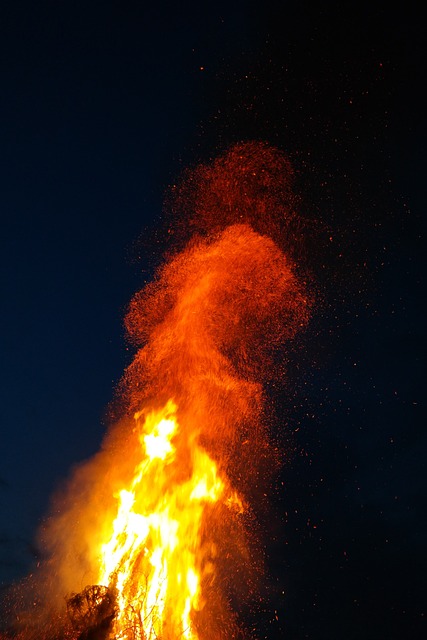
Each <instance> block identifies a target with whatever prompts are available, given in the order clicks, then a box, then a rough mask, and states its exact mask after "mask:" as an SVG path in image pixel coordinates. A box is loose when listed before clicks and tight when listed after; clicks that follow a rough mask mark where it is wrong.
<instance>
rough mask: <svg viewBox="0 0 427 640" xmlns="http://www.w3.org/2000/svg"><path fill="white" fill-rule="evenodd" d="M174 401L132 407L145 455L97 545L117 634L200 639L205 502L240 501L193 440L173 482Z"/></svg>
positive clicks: (209, 570) (206, 568)
mask: <svg viewBox="0 0 427 640" xmlns="http://www.w3.org/2000/svg"><path fill="white" fill-rule="evenodd" d="M176 409H177V407H176V405H175V404H174V403H173V401H169V402H168V403H167V404H166V406H165V407H164V409H162V410H160V411H157V412H151V413H149V414H148V415H147V416H146V418H145V419H144V414H143V413H142V412H138V413H136V414H135V421H136V428H137V429H138V431H139V440H140V442H141V444H144V445H145V451H144V452H143V456H144V457H143V460H142V462H141V463H140V464H139V465H138V466H137V467H136V469H135V474H134V477H133V480H132V482H131V484H130V486H129V487H128V488H126V489H125V488H124V489H122V490H121V491H120V492H119V494H118V495H117V498H118V509H117V516H116V518H115V519H114V522H113V523H112V525H111V526H112V534H111V537H110V539H109V540H108V541H106V542H105V543H104V544H103V545H102V547H101V567H100V574H99V578H98V583H99V584H101V585H105V586H108V587H109V588H110V589H112V590H114V591H115V593H116V598H117V600H116V602H117V607H118V611H117V614H116V617H115V620H114V637H115V638H117V640H122V639H123V640H128V639H131V638H132V640H139V639H144V640H154V639H155V638H159V637H161V638H165V640H166V639H168V638H171V639H172V638H179V637H182V638H185V639H186V640H198V638H199V635H198V634H197V632H196V630H195V628H194V625H193V622H192V612H193V611H199V610H200V609H202V608H203V606H204V602H203V599H202V597H201V590H200V585H201V583H202V581H203V580H204V579H206V577H207V576H208V577H209V579H210V580H212V579H214V569H213V565H212V563H209V562H207V563H206V562H205V558H204V552H203V539H202V535H201V524H202V517H203V511H204V508H205V505H206V504H207V503H209V502H216V501H218V500H224V501H225V502H227V501H228V504H229V506H230V508H232V507H233V506H234V505H235V504H237V505H239V507H240V509H242V503H241V501H240V499H239V497H238V496H236V495H234V494H233V492H231V491H230V489H229V488H228V482H227V480H226V479H225V480H222V479H221V478H220V477H219V475H218V469H217V466H216V464H215V462H214V461H213V460H212V459H211V458H210V457H209V456H208V454H207V453H206V452H205V451H203V449H201V448H199V447H197V446H196V447H195V448H193V449H192V451H191V464H190V468H189V469H188V470H187V472H188V473H186V474H185V477H184V478H183V480H182V481H180V482H173V476H174V474H175V471H176V465H179V464H180V458H181V457H182V456H181V454H180V451H179V450H177V448H176V446H175V445H174V443H173V438H174V436H175V435H176V434H177V433H178V431H179V424H178V422H177V419H176V416H175V413H176Z"/></svg>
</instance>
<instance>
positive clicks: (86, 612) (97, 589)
mask: <svg viewBox="0 0 427 640" xmlns="http://www.w3.org/2000/svg"><path fill="white" fill-rule="evenodd" d="M67 613H68V617H69V619H70V622H71V624H72V626H73V628H74V629H75V631H77V633H78V634H79V635H78V640H105V639H106V638H107V637H108V633H109V629H110V625H111V622H112V621H113V619H114V616H115V614H116V607H115V597H114V594H113V593H112V592H111V590H110V589H108V588H107V587H103V586H101V585H92V586H89V587H86V588H85V589H83V591H81V592H80V593H76V594H72V595H71V597H70V598H69V599H68V600H67Z"/></svg>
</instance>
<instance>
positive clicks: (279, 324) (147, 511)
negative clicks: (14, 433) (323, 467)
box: [19, 143, 310, 640]
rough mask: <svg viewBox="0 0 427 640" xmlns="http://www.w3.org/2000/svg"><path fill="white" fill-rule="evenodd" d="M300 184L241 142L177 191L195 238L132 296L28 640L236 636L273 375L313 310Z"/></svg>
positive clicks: (36, 592)
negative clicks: (297, 209) (295, 250)
mask: <svg viewBox="0 0 427 640" xmlns="http://www.w3.org/2000/svg"><path fill="white" fill-rule="evenodd" d="M290 178H291V169H290V165H289V162H288V161H287V159H286V158H285V157H284V156H283V154H282V153H281V152H280V151H278V150H276V149H273V148H270V147H268V145H265V144H262V143H248V144H238V145H236V146H235V147H233V148H232V149H231V150H230V151H229V152H227V153H225V154H224V155H223V156H221V157H219V158H218V159H217V160H215V161H213V162H212V163H210V164H207V165H201V166H200V167H198V168H196V170H194V171H192V172H190V173H189V174H188V175H186V176H184V179H183V181H182V183H181V184H180V186H179V187H176V188H173V189H172V191H173V194H172V196H173V199H174V202H173V203H172V205H171V211H172V212H173V213H180V212H181V211H182V210H183V209H186V211H187V210H188V211H187V213H186V216H187V217H186V220H187V227H188V229H189V231H190V233H192V234H193V233H194V231H195V230H196V233H195V234H194V235H192V237H191V239H190V240H188V238H185V240H186V243H185V244H182V246H181V251H177V252H175V253H171V254H170V255H169V257H168V260H166V261H165V263H164V264H163V265H162V266H161V267H159V269H158V270H157V272H156V274H155V277H154V279H153V281H152V282H151V283H150V284H148V285H146V286H145V287H144V288H143V289H142V290H141V291H140V292H138V293H136V294H135V296H134V297H133V299H132V300H131V302H130V304H129V308H128V312H127V314H126V318H125V326H126V330H127V333H128V337H129V339H130V340H131V341H132V342H133V344H134V346H135V347H136V353H135V356H134V359H133V360H132V362H131V363H130V364H129V366H128V367H127V369H126V371H125V373H124V375H123V378H122V381H121V383H120V385H119V389H118V391H119V394H118V395H119V397H120V401H119V403H118V409H117V412H116V416H115V420H114V421H113V424H112V425H111V427H110V429H109V431H108V433H107V434H106V438H105V440H104V442H103V445H102V448H101V451H100V452H99V453H98V454H97V455H96V456H94V457H93V458H92V459H91V460H89V461H87V462H86V463H84V464H83V465H81V466H80V467H79V468H78V469H77V470H76V471H75V473H74V474H73V476H72V478H71V479H70V482H69V484H68V486H67V488H66V491H65V494H63V495H61V496H60V497H59V498H58V499H57V500H56V502H55V503H54V507H53V516H52V517H51V518H50V520H49V521H48V523H47V525H46V527H45V528H43V529H42V547H43V549H44V550H45V553H46V556H47V557H48V561H47V562H46V563H43V564H42V567H41V570H40V572H39V573H37V574H36V575H35V576H34V579H33V581H32V583H31V588H32V589H33V591H31V589H28V591H29V596H28V595H25V593H26V592H25V589H26V588H27V587H25V586H24V588H23V590H24V592H25V593H24V596H25V597H26V598H27V600H28V603H29V604H28V605H27V607H26V609H25V607H21V608H20V609H19V618H20V627H19V628H20V629H24V631H23V634H24V635H23V636H22V637H23V638H24V640H36V639H37V640H54V639H57V638H59V637H64V638H70V639H71V640H76V639H77V638H83V637H90V635H88V634H91V633H92V632H93V633H95V632H96V630H97V629H98V628H99V627H100V626H101V627H102V628H103V629H104V630H105V629H107V631H106V633H108V634H109V635H108V637H109V638H111V639H112V638H114V640H154V639H156V640H157V639H160V638H161V640H178V639H182V638H183V639H184V640H225V639H228V638H237V637H239V633H240V622H239V620H238V618H237V616H236V615H235V613H234V610H233V605H234V602H236V601H238V602H241V601H243V600H244V599H247V600H248V601H250V599H251V598H254V597H255V596H256V595H257V583H256V577H255V575H256V576H257V575H258V574H259V573H261V572H260V571H259V567H260V565H261V562H258V559H257V558H256V556H255V554H254V547H255V543H254V539H255V538H256V536H255V535H254V533H253V531H251V530H250V528H249V527H248V523H251V522H253V521H254V516H253V511H252V509H251V507H250V506H249V505H250V504H251V503H253V502H254V497H255V499H256V498H257V497H258V498H259V497H260V496H262V495H266V494H267V492H268V485H269V481H270V479H271V474H272V473H273V472H274V470H275V469H278V464H279V460H278V458H279V456H278V455H277V453H276V450H275V448H274V447H273V446H272V444H271V439H270V437H269V432H268V427H267V424H268V421H267V420H266V419H265V418H266V408H265V407H266V403H265V399H266V398H265V392H264V389H263V383H264V382H265V381H267V380H269V379H270V380H271V379H276V378H277V377H278V375H276V374H278V371H279V370H280V371H283V366H282V357H281V358H280V364H279V366H277V362H276V363H275V357H276V355H275V354H277V351H275V350H277V348H278V347H280V348H282V346H283V343H284V342H286V341H287V340H289V339H292V338H293V337H294V335H295V334H296V332H297V331H298V330H299V329H300V328H301V327H303V326H304V325H305V323H306V322H307V320H308V316H309V308H310V304H309V301H308V300H307V296H306V292H305V287H304V285H303V283H302V282H301V279H300V277H298V276H297V275H296V267H295V265H294V264H293V263H292V261H291V259H290V255H291V254H290V253H289V252H288V251H285V250H284V249H285V248H287V247H290V246H291V245H292V242H293V238H294V237H295V229H296V228H297V226H298V223H296V226H294V227H292V224H293V222H292V221H294V215H293V213H292V196H291V192H290ZM178 218H179V216H178ZM291 223H292V224H291ZM179 224H180V223H179V222H177V223H176V226H175V231H173V230H172V231H173V233H174V232H176V234H177V236H179V233H180V231H179ZM287 225H288V226H287ZM289 225H290V226H289ZM172 226H173V225H172ZM292 229H293V231H292ZM173 233H172V235H173ZM272 236H274V240H273V239H272ZM181 240H182V237H181ZM178 241H179V238H178ZM280 353H281V354H283V352H280ZM279 375H280V374H279ZM267 415H268V413H267ZM254 567H255V569H254ZM64 596H65V597H66V598H68V599H67V610H66V611H65V612H64ZM35 601H37V603H40V604H38V606H37V607H34V606H33V603H34V602H35ZM252 601H253V600H252ZM103 625H104V626H103ZM94 637H95V636H94ZM103 637H107V636H106V635H104V636H103Z"/></svg>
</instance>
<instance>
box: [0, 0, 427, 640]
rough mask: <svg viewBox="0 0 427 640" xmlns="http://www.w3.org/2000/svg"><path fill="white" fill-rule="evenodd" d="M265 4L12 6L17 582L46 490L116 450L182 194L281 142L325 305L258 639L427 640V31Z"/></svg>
mask: <svg viewBox="0 0 427 640" xmlns="http://www.w3.org/2000/svg"><path fill="white" fill-rule="evenodd" d="M260 4H261V3H251V2H234V3H226V2H215V3H213V2H212V3H210V2H207V3H206V2H205V3H200V4H199V5H196V4H195V3H188V4H186V5H183V6H179V7H178V6H169V5H168V4H167V3H164V2H159V3H156V5H155V7H154V6H149V5H146V4H145V3H141V2H121V3H110V2H99V3H98V2H91V3H79V2H62V3H57V2H42V3H31V2H27V1H25V0H22V1H15V2H10V3H8V2H6V3H3V4H2V8H1V9H0V167H1V172H0V220H1V231H0V242H1V253H0V259H1V287H2V291H1V304H2V311H1V390H2V401H1V409H0V425H1V427H0V428H1V454H2V455H1V467H0V581H1V583H2V584H3V585H6V584H8V583H9V582H10V581H11V580H12V579H14V578H15V577H19V576H21V575H23V574H25V573H26V572H27V571H28V569H29V566H30V563H31V561H32V559H33V556H34V553H35V549H34V547H33V545H32V541H33V539H34V534H35V530H36V527H37V523H38V522H39V521H40V519H41V518H42V517H43V515H44V514H45V513H46V510H47V505H48V501H49V496H50V494H51V493H52V491H53V490H54V488H55V486H57V484H58V482H59V481H60V480H61V479H63V478H65V477H66V476H67V474H68V472H69V470H70V468H71V467H72V465H73V464H75V463H78V462H79V461H81V460H83V459H85V458H87V457H89V456H91V455H92V454H93V453H94V452H96V451H97V450H98V448H99V445H100V442H101V439H102V436H103V433H104V430H105V421H104V414H105V411H106V408H107V404H108V402H109V401H110V400H111V399H112V396H113V389H114V385H115V383H116V382H117V381H118V379H119V378H120V376H121V374H122V372H123V368H124V366H125V364H126V363H127V362H128V361H129V358H130V352H128V351H127V348H126V343H125V341H124V337H123V330H122V317H123V312H124V308H125V306H126V304H127V303H128V301H129V299H130V297H131V295H132V294H133V292H135V291H136V290H137V289H139V288H140V287H141V286H142V285H143V284H144V282H145V281H146V280H148V279H149V278H150V276H151V274H152V270H153V268H154V266H155V264H156V263H157V262H158V260H159V259H160V258H161V253H162V251H163V249H164V241H163V238H162V236H161V234H160V237H159V238H158V239H156V235H155V233H154V232H153V229H156V228H161V225H162V199H163V194H164V190H165V189H166V187H167V185H168V184H170V183H171V182H172V181H174V180H175V179H176V177H177V176H178V174H179V172H180V171H181V170H182V169H183V168H184V167H185V166H187V165H188V164H190V163H194V162H197V161H198V160H200V159H202V160H203V159H205V158H206V157H209V156H211V155H212V156H214V155H215V154H216V152H217V150H221V149H223V148H224V147H226V146H227V145H228V144H231V143H232V142H234V141H236V140H240V139H253V138H255V139H264V140H267V141H268V142H270V143H272V144H276V145H278V146H279V147H280V148H282V149H283V150H284V151H286V152H287V153H288V154H289V156H290V158H291V160H292V162H293V164H294V167H295V169H296V171H297V189H298V190H299V195H300V196H301V199H302V205H301V206H302V209H303V210H304V211H305V212H307V216H308V218H309V220H310V221H311V225H312V227H313V231H312V232H311V235H310V237H309V239H308V240H307V246H306V255H305V256H302V259H304V261H305V262H306V265H307V267H308V269H309V270H311V271H312V273H313V274H314V277H315V278H316V280H317V282H316V288H317V290H318V296H319V299H320V300H323V302H322V303H321V302H319V306H318V312H317V314H316V315H315V318H314V319H313V323H312V326H311V328H310V330H309V332H308V335H307V336H306V337H305V338H304V339H303V340H302V341H301V343H299V344H298V345H297V347H301V348H300V350H299V349H298V348H297V349H295V353H294V354H292V356H291V358H290V364H289V386H288V388H287V390H286V391H285V392H282V393H281V395H280V397H279V398H278V399H277V403H278V407H279V414H280V415H283V416H286V418H285V417H284V418H283V422H286V426H285V427H283V430H279V432H278V437H279V438H280V439H283V441H284V443H286V446H288V447H289V448H290V449H291V450H292V451H293V452H294V453H293V455H292V456H291V457H290V458H289V462H288V463H287V464H286V465H285V467H284V470H283V472H282V474H281V477H280V478H279V479H278V483H277V488H276V490H275V492H274V495H275V510H276V511H275V513H276V516H277V518H276V519H274V518H271V519H270V517H269V518H268V523H267V522H265V523H264V525H263V526H264V527H265V530H266V534H265V535H266V539H270V540H272V542H270V543H269V544H268V545H267V546H268V554H269V557H270V559H271V565H272V566H271V569H272V574H273V577H274V579H273V582H274V587H272V588H271V593H270V596H269V598H270V604H266V605H265V611H264V612H260V613H259V614H258V621H257V622H255V623H254V624H258V625H259V628H260V629H266V630H267V631H266V633H268V634H269V637H271V638H276V637H287V638H289V640H294V639H298V640H299V639H300V638H301V639H302V638H312V639H313V640H321V639H325V640H326V639H328V640H334V639H337V640H338V639H340V640H341V639H342V638H345V639H346V640H352V639H353V638H361V637H363V638H364V639H369V638H372V639H373V638H375V640H377V639H378V638H379V637H387V638H396V639H397V638H399V639H400V638H401V637H402V635H403V636H407V637H411V639H415V638H420V637H422V635H421V634H422V631H421V630H422V628H423V626H424V625H425V616H426V615H427V611H426V610H425V605H424V602H423V599H422V594H423V591H424V592H425V586H426V585H425V578H424V575H425V569H426V555H425V549H424V545H423V538H424V536H425V534H424V531H425V524H426V523H425V515H424V512H423V510H422V508H421V505H422V503H423V499H425V493H426V477H425V471H424V468H425V465H424V455H425V444H426V436H425V430H424V426H423V424H424V420H423V417H424V407H423V404H424V395H425V393H424V386H425V384H424V383H425V338H424V329H423V325H424V316H423V312H424V300H423V293H424V288H423V269H424V258H423V250H424V246H423V245H424V228H425V218H424V207H425V181H424V179H423V168H424V157H423V156H422V151H423V150H424V148H425V142H426V136H425V133H426V131H425V108H426V105H425V101H424V97H423V88H424V81H425V67H424V65H423V64H422V54H423V51H424V45H423V37H424V36H423V34H422V33H421V31H422V29H421V26H420V25H421V18H420V16H418V15H417V14H416V12H414V13H413V14H411V13H410V11H409V9H406V8H405V9H403V8H402V7H400V8H399V9H392V8H389V9H388V10H387V11H385V10H380V9H375V8H372V7H365V6H364V5H363V3H362V4H360V3H358V4H357V7H356V8H345V9H344V8H343V6H342V5H340V4H339V3H334V2H329V3H322V8H321V9H320V8H317V9H313V8H311V7H309V6H308V3H301V2H289V3H287V2H273V1H267V2H265V3H263V4H262V6H260ZM87 5H89V7H88V6H87ZM330 236H331V237H332V238H333V239H332V242H329V240H328V239H329V237H330ZM284 434H285V435H284ZM289 434H291V435H289ZM282 482H283V483H284V485H283V486H284V487H285V489H283V487H282V484H281V483H282ZM285 512H286V513H287V516H285V515H284V514H285ZM260 518H261V519H262V516H260ZM313 525H314V527H313ZM282 587H283V589H282ZM282 590H285V591H286V593H287V596H286V599H285V602H284V605H283V601H282V599H281V598H282V596H281V592H282ZM283 606H284V608H285V611H286V616H282V618H281V621H280V622H279V623H274V624H272V625H270V624H269V622H268V620H269V619H270V617H271V610H272V609H274V607H283ZM284 633H287V634H288V635H287V636H284V635H283V634H284Z"/></svg>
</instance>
